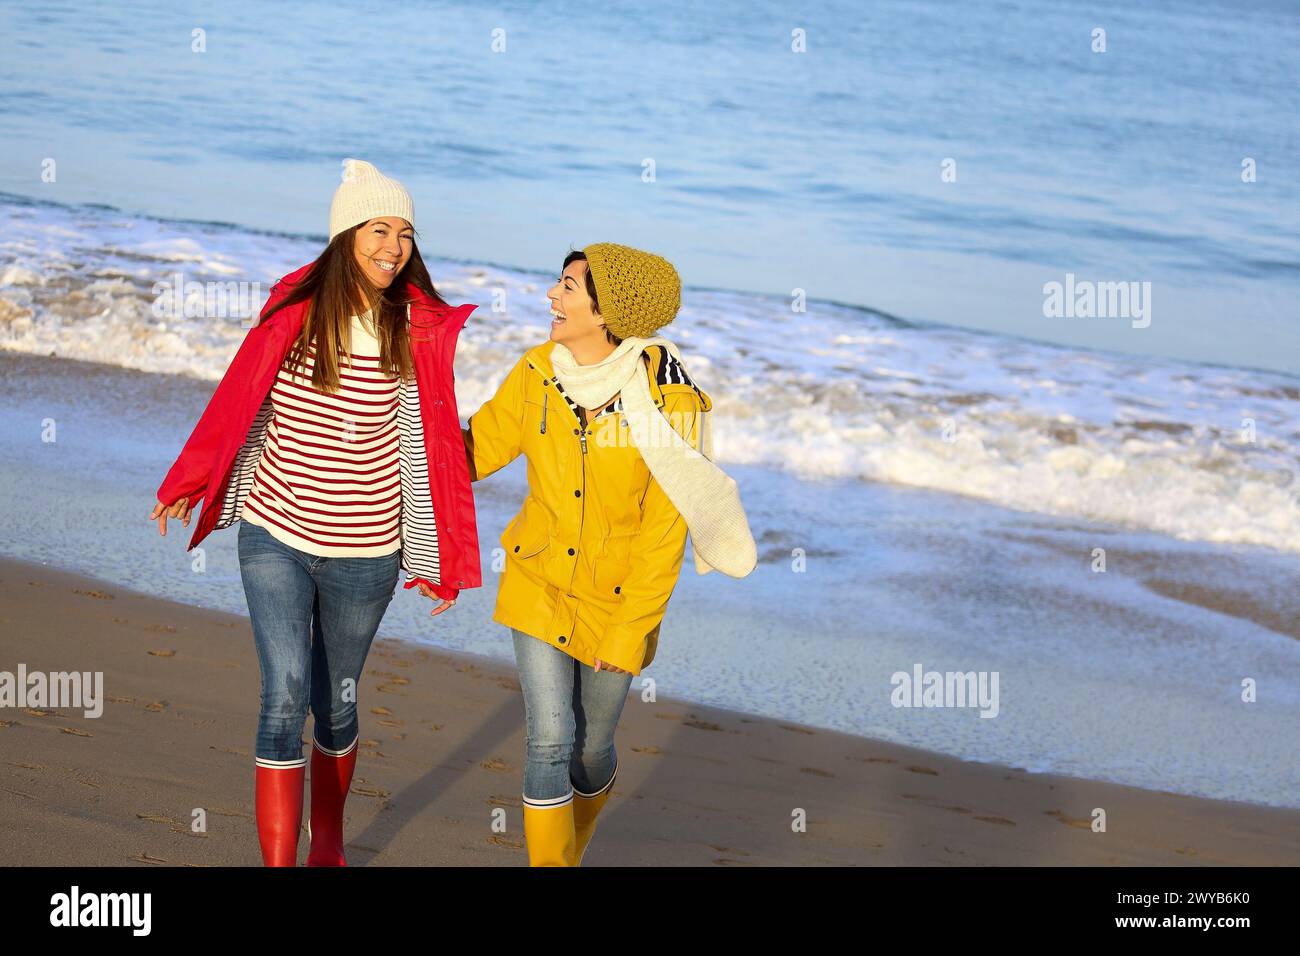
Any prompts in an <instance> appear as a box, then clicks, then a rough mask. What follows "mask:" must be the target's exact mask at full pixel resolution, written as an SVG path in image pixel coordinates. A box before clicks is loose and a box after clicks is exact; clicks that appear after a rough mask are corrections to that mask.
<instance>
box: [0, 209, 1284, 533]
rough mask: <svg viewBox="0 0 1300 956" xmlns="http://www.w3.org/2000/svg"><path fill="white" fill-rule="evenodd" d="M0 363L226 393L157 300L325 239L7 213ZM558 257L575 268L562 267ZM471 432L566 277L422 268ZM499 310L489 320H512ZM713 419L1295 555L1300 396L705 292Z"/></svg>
mask: <svg viewBox="0 0 1300 956" xmlns="http://www.w3.org/2000/svg"><path fill="white" fill-rule="evenodd" d="M0 226H2V228H0V234H2V235H3V239H0V346H2V347H4V348H8V349H12V350H17V351H24V352H32V353H37V354H55V355H61V356H66V357H70V358H76V359H84V360H90V361H98V362H108V363H111V364H115V365H120V366H125V367H129V368H135V369H141V370H144V371H149V372H168V373H182V374H186V375H192V376H196V377H199V378H203V379H208V380H213V381H215V380H217V379H218V378H219V377H220V376H221V374H222V372H223V371H224V370H225V368H226V365H227V364H228V362H229V360H230V358H231V356H232V355H233V354H234V351H235V349H236V348H237V347H238V345H239V343H240V341H241V340H242V339H243V336H244V334H245V331H244V326H243V324H242V323H241V321H240V319H239V318H238V317H225V318H207V317H202V316H199V317H188V318H187V317H184V316H179V317H176V316H171V315H166V316H162V317H160V316H159V315H157V314H156V311H155V309H154V308H153V306H154V303H155V300H156V298H157V296H156V295H155V293H154V291H153V289H154V287H155V283H169V282H171V281H172V276H173V275H174V274H175V273H177V272H179V273H181V275H182V276H183V278H184V279H185V280H186V281H196V282H229V281H243V282H248V283H260V285H261V288H262V290H263V295H265V293H266V292H267V291H269V289H270V286H271V284H272V283H273V282H274V280H275V279H277V278H279V277H280V276H281V275H283V274H285V273H287V272H289V271H291V270H292V269H294V268H296V267H298V266H299V265H302V264H303V263H304V262H307V261H309V260H310V259H312V258H313V257H314V256H315V255H316V254H317V253H318V252H319V249H320V242H319V240H310V239H303V238H293V237H285V236H275V235H267V234H263V233H255V232H246V231H241V230H237V229H232V228H227V227H219V226H210V225H204V224H191V223H170V222H159V221H156V220H151V219H146V218H141V217H132V216H126V215H123V214H121V213H116V212H113V211H108V210H103V209H98V208H77V209H73V208H67V207H61V206H55V205H46V204H32V203H25V202H19V201H13V202H0ZM562 252H563V250H557V262H556V265H557V267H558V265H559V260H560V258H561V256H562ZM426 261H428V264H429V267H430V270H431V271H432V273H433V275H434V279H435V282H436V283H437V284H438V287H439V289H440V291H441V292H442V293H443V295H444V296H446V297H447V298H448V299H449V300H450V301H453V302H463V301H472V302H477V303H479V304H480V305H481V306H482V308H481V309H480V310H479V311H478V312H477V313H476V314H475V315H474V317H473V318H472V319H471V321H470V323H469V325H468V326H467V328H466V330H465V333H464V335H463V336H462V338H461V343H460V347H459V350H458V353H457V383H456V385H457V398H458V401H459V404H460V409H461V413H462V416H468V415H469V414H470V413H472V412H473V411H474V410H475V409H476V408H478V406H479V405H480V404H481V403H482V402H483V401H485V400H487V399H488V398H489V397H490V396H491V395H492V392H493V390H494V389H495V387H496V385H497V384H498V383H499V382H500V380H501V378H502V377H503V375H504V373H505V371H506V370H507V369H508V368H509V367H510V365H511V364H512V363H513V362H514V360H515V359H516V358H517V357H518V356H519V354H520V353H521V352H522V351H523V350H524V349H526V348H528V347H529V346H531V345H535V344H537V343H539V342H541V341H544V340H545V338H546V336H547V334H548V331H547V330H548V328H549V315H548V305H547V303H546V298H545V295H546V290H547V288H548V287H549V285H550V284H551V281H552V279H551V277H550V276H541V275H537V274H533V273H527V272H521V271H517V270H512V269H506V268H500V267H494V266H475V265H466V264H463V263H455V262H448V261H439V260H434V259H432V258H429V259H427V260H426ZM496 299H499V300H500V301H501V302H502V304H503V309H502V311H493V303H494V300H496ZM664 333H665V335H666V336H667V337H670V338H672V339H674V340H675V341H677V342H679V343H680V345H681V347H682V349H683V354H684V358H685V361H686V365H687V368H688V369H689V370H690V371H691V373H692V375H693V376H694V377H695V378H696V380H697V381H698V382H699V384H700V385H701V386H702V387H703V388H704V389H705V390H706V391H708V392H709V393H710V394H711V395H712V397H713V398H714V400H715V417H714V429H715V431H714V436H715V449H716V452H717V455H718V458H719V459H720V460H721V461H722V462H740V463H746V464H753V465H760V466H764V467H768V468H775V469H783V470H787V471H791V472H793V473H794V474H796V475H798V476H799V477H801V478H804V479H806V480H807V481H809V482H816V481H819V480H822V479H828V478H846V477H847V478H857V479H862V480H870V481H880V482H892V483H897V484H902V485H910V486H915V487H923V488H931V489H936V490H942V491H947V492H952V493H955V494H960V495H969V496H974V497H977V498H981V499H986V500H989V501H993V502H996V503H998V504H1002V505H1005V506H1008V507H1013V508H1019V509H1024V510H1027V511H1035V512H1043V513H1049V514H1055V515H1068V516H1079V517H1084V518H1089V519H1096V520H1101V521H1106V522H1114V523H1118V524H1123V525H1128V526H1133V527H1140V528H1147V529H1151V530H1155V531H1160V532H1163V533H1167V534H1170V535H1174V536H1178V537H1181V538H1186V539H1195V540H1206V541H1216V542H1234V543H1242V544H1253V545H1264V546H1268V547H1272V548H1277V549H1280V550H1284V551H1292V552H1300V480H1298V479H1297V474H1298V473H1300V379H1295V378H1290V377H1287V376H1285V375H1281V374H1277V373H1270V372H1259V371H1251V370H1243V369H1232V368H1223V367H1212V366H1203V365H1194V364H1189V363H1179V362H1172V361H1167V360H1158V359H1142V358H1135V357H1131V356H1120V355H1114V354H1110V353H1095V352H1087V351H1082V350H1072V349H1067V348H1058V347H1053V346H1047V345H1041V344H1036V343H1031V342H1024V341H1019V340H1013V339H1009V338H1004V337H998V336H994V335H987V334H979V333H971V332H965V331H961V330H957V329H953V328H947V327H934V326H928V327H927V326H917V325H911V324H908V323H904V322H899V321H895V320H892V319H890V318H888V317H885V316H882V315H879V314H876V313H872V312H869V311H864V310H861V309H856V308H850V307H845V306H840V305H835V304H830V303H822V302H810V303H809V304H808V310H807V312H805V313H795V312H793V311H792V310H791V308H790V305H789V303H788V302H787V301H786V300H781V299H774V298H770V297H765V296H758V295H748V294H744V293H732V292H713V291H698V290H687V292H686V294H685V295H684V305H683V308H682V312H681V314H680V316H679V317H678V319H677V320H676V321H675V322H674V323H673V325H672V326H670V327H668V328H667V329H666V330H664Z"/></svg>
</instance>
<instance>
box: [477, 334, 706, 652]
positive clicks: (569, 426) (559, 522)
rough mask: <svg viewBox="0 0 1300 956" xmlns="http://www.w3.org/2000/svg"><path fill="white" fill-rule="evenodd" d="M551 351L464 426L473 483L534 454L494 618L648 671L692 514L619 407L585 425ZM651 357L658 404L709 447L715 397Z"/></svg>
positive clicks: (549, 345) (667, 360) (507, 534)
mask: <svg viewBox="0 0 1300 956" xmlns="http://www.w3.org/2000/svg"><path fill="white" fill-rule="evenodd" d="M553 348H554V343H553V342H545V343H543V344H542V345H539V346H537V347H536V348H533V349H530V350H529V351H528V352H526V353H525V354H524V356H523V358H521V359H520V360H519V362H518V363H516V365H515V366H514V368H512V369H511V370H510V374H509V375H507V376H506V379H505V381H504V382H503V383H502V384H501V387H500V388H499V389H498V390H497V393H496V394H495V395H494V396H493V397H492V398H491V399H490V400H489V401H488V402H486V403H485V404H484V405H483V407H482V408H480V409H479V410H478V411H477V412H475V413H474V415H472V416H471V417H470V420H469V428H468V429H466V430H465V431H464V436H465V449H466V453H467V456H468V459H469V472H470V478H471V479H472V480H474V481H478V480H479V479H482V478H486V477H487V476H488V475H490V474H492V473H493V472H495V471H497V470H498V469H500V468H503V467H505V466H506V465H508V464H509V463H510V462H512V461H514V459H515V458H517V457H518V456H519V455H520V454H523V455H524V456H526V458H527V460H528V497H527V498H525V499H524V503H523V507H522V508H520V510H519V513H518V514H517V515H516V516H515V517H514V519H513V520H512V521H511V522H510V524H508V525H507V526H506V529H505V531H504V532H503V533H502V535H501V544H502V545H503V546H504V548H505V559H506V560H505V572H504V574H503V576H502V578H501V587H500V590H499V591H498V593H497V603H496V610H495V612H494V613H493V615H492V619H493V620H494V621H496V622H497V623H499V624H503V625H505V626H506V627H512V628H515V629H516V630H519V631H522V632H523V633H525V634H530V635H532V636H533V637H536V638H539V639H541V640H543V641H546V642H547V643H548V644H550V645H552V646H553V647H557V648H559V649H560V650H562V651H564V652H565V653H567V654H569V655H570V656H572V657H574V658H576V659H577V660H580V661H582V662H583V663H584V664H587V665H589V666H593V665H594V664H595V659H596V658H600V659H601V660H602V661H605V662H607V663H609V664H613V665H615V666H616V667H621V668H623V669H624V670H627V671H630V672H631V673H633V674H638V673H640V672H641V669H642V668H643V667H647V666H649V664H650V662H651V661H652V660H653V659H654V656H655V648H656V646H657V645H658V639H659V624H660V622H661V621H662V620H663V616H664V611H665V610H666V609H667V607H668V599H669V597H671V596H672V593H673V588H674V587H675V586H676V584H677V575H678V572H679V571H680V569H681V566H682V558H683V555H684V553H685V548H686V531H687V528H686V522H685V520H684V519H683V518H682V516H681V515H680V514H679V513H678V511H677V509H676V508H675V507H674V506H673V503H672V502H671V501H670V500H669V499H668V497H667V495H665V494H664V492H663V490H662V489H661V488H660V487H659V483H658V482H657V481H655V480H654V478H653V477H652V476H651V474H650V470H649V468H647V467H646V464H645V461H644V460H643V459H642V457H641V453H640V452H639V451H637V449H636V446H635V445H634V444H633V443H632V442H631V440H630V438H628V437H627V432H628V431H629V429H628V427H627V425H626V423H625V420H624V417H623V415H622V412H621V411H620V410H618V406H615V410H613V411H604V412H603V413H602V414H599V415H597V414H596V411H589V412H588V413H587V427H586V428H585V429H584V428H583V426H582V422H581V421H580V419H579V418H578V416H577V414H576V411H575V409H574V407H573V406H572V405H571V400H569V399H567V398H566V397H565V396H564V395H563V394H562V392H561V391H560V390H559V389H558V388H557V386H556V381H555V370H554V369H553V368H552V366H551V362H550V354H551V350H552V349H553ZM644 358H645V360H646V363H645V364H646V375H647V380H648V382H649V384H650V395H651V397H652V398H653V399H654V402H655V405H656V406H657V407H658V408H659V410H660V411H661V412H662V413H663V414H665V416H667V418H668V421H669V422H670V423H671V424H672V426H673V427H674V428H675V429H676V430H677V432H678V433H679V434H680V435H681V436H682V437H683V438H684V439H685V440H686V441H687V442H689V443H690V444H691V445H692V446H693V447H695V448H699V447H700V445H699V424H700V422H699V417H700V415H699V413H700V412H701V411H709V410H710V409H711V408H712V407H713V403H712V400H711V399H710V398H709V396H708V395H707V394H706V393H705V392H703V391H702V390H700V389H699V388H697V387H696V385H695V384H694V383H693V382H692V381H691V380H690V378H689V377H688V376H687V375H686V372H685V369H684V368H683V367H682V365H681V363H679V362H677V361H676V360H675V359H673V358H672V356H671V355H668V354H667V353H666V352H665V350H664V349H663V348H662V347H659V346H652V347H650V348H648V349H647V350H646V351H645V354H644ZM620 432H622V435H621V437H620V434H619V433H620Z"/></svg>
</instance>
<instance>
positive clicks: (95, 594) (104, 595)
mask: <svg viewBox="0 0 1300 956" xmlns="http://www.w3.org/2000/svg"><path fill="white" fill-rule="evenodd" d="M72 593H73V594H84V595H86V597H93V598H100V599H101V600H104V601H112V600H114V598H113V595H111V594H109V593H108V592H107V591H84V590H82V589H81V588H73V589H72Z"/></svg>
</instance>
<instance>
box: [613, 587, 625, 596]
mask: <svg viewBox="0 0 1300 956" xmlns="http://www.w3.org/2000/svg"><path fill="white" fill-rule="evenodd" d="M614 593H615V594H622V593H623V586H622V585H619V586H618V587H616V588H614Z"/></svg>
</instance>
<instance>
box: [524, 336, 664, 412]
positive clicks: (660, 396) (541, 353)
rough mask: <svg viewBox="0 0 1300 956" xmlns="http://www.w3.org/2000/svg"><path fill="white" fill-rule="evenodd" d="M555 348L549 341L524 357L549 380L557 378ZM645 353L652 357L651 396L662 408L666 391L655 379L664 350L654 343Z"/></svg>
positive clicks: (650, 373) (529, 351)
mask: <svg viewBox="0 0 1300 956" xmlns="http://www.w3.org/2000/svg"><path fill="white" fill-rule="evenodd" d="M554 348H555V343H554V342H549V341H548V342H543V343H542V344H541V345H538V346H536V347H535V348H531V349H529V350H528V351H527V352H526V353H524V358H525V359H527V361H528V364H529V366H530V367H532V368H534V369H536V370H537V371H538V372H539V373H541V376H542V378H544V379H546V380H547V381H554V380H555V368H554V366H552V365H551V352H552V350H554ZM645 354H646V355H648V356H649V357H650V367H649V369H647V370H646V371H647V374H648V376H649V382H650V397H651V398H652V399H654V403H655V407H656V408H662V407H663V404H664V393H663V389H661V388H660V387H659V383H658V382H657V381H655V380H656V379H657V378H658V374H657V373H658V370H659V363H660V362H661V361H663V355H664V350H663V349H662V348H661V347H660V346H657V345H654V346H651V347H650V348H648V349H646V351H645Z"/></svg>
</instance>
